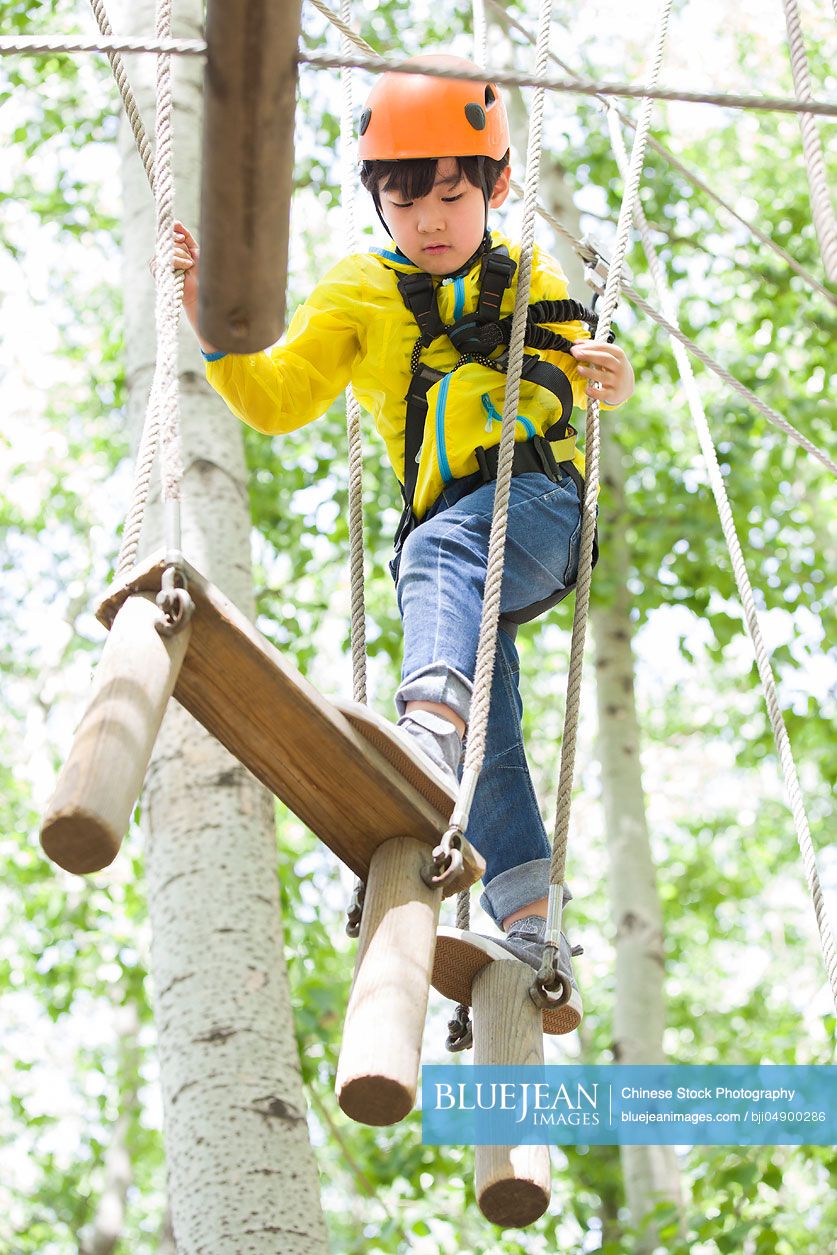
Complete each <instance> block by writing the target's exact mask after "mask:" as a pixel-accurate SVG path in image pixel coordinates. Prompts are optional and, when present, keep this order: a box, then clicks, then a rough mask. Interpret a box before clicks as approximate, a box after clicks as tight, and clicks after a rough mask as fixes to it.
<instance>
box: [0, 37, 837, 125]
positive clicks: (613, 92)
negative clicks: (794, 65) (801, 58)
mask: <svg viewBox="0 0 837 1255" xmlns="http://www.w3.org/2000/svg"><path fill="white" fill-rule="evenodd" d="M0 52H2V45H0ZM297 62H298V63H299V64H301V65H310V66H313V67H314V68H315V69H319V70H339V69H342V67H343V66H344V65H348V66H352V67H354V68H355V69H358V70H368V71H369V72H370V73H371V74H385V73H387V72H389V71H393V72H397V73H399V74H428V73H430V74H432V75H433V76H434V77H436V78H463V79H467V80H469V81H471V82H474V83H480V82H483V81H484V79H485V77H486V76H487V77H488V78H490V79H491V80H492V82H494V83H498V84H499V85H500V86H501V87H544V88H546V90H547V91H551V92H566V93H568V94H569V95H578V96H597V95H603V96H624V97H625V98H626V99H628V100H648V99H650V100H679V101H683V102H685V103H686V104H698V105H719V106H721V107H723V108H726V109H757V110H762V111H764V112H767V113H813V114H818V115H821V116H823V117H834V116H835V115H837V103H835V102H832V101H830V100H816V101H811V102H808V101H806V102H805V103H804V104H800V103H799V101H797V100H794V99H791V98H790V97H788V96H748V95H738V94H736V93H728V92H692V91H682V90H675V89H674V88H670V87H669V88H666V87H654V88H649V87H635V86H634V85H633V84H632V83H602V82H597V81H596V80H594V79H575V80H574V81H573V82H569V81H568V80H567V79H565V78H557V77H556V76H555V75H549V74H544V75H533V74H517V73H515V72H514V71H512V70H495V69H492V68H490V67H488V66H486V67H485V73H484V74H482V75H480V76H479V77H478V76H477V74H476V73H472V72H470V71H467V70H460V69H456V70H453V69H451V70H445V69H442V68H441V67H434V68H433V70H432V71H428V70H427V69H424V68H422V67H421V66H417V65H415V64H414V63H413V62H412V61H410V60H404V59H400V58H397V57H381V56H368V55H367V56H362V57H361V56H357V57H355V56H349V57H344V56H333V55H332V54H331V53H326V52H299V53H298V54H297Z"/></svg>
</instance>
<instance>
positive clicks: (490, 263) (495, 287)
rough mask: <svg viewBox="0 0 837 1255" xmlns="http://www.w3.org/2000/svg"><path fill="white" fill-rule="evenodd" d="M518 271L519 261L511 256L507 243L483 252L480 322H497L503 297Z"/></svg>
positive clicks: (479, 301)
mask: <svg viewBox="0 0 837 1255" xmlns="http://www.w3.org/2000/svg"><path fill="white" fill-rule="evenodd" d="M516 271H517V262H516V261H512V259H511V257H509V250H508V249H507V248H506V246H505V245H501V246H500V247H499V248H493V249H492V250H491V252H490V253H485V254H483V259H482V264H481V265H480V287H479V292H480V294H479V300H478V301H477V321H478V322H482V323H492V322H493V323H496V322H498V321H499V319H500V306H501V305H502V303H503V297H504V295H505V293H506V289H507V288H508V287H509V285H510V283H511V281H512V279H513V278H514V276H515V273H516Z"/></svg>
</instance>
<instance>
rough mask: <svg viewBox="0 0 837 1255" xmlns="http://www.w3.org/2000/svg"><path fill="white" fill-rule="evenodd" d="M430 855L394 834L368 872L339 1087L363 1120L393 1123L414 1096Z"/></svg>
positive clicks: (427, 955) (434, 915) (436, 897)
mask: <svg viewBox="0 0 837 1255" xmlns="http://www.w3.org/2000/svg"><path fill="white" fill-rule="evenodd" d="M426 860H427V853H426V847H423V846H422V845H421V843H420V842H419V841H412V840H410V839H409V838H400V839H399V838H396V839H395V840H393V841H387V842H386V843H385V844H384V845H381V846H379V847H378V850H377V851H376V853H375V856H374V858H373V859H372V866H371V867H370V869H369V881H368V883H367V886H366V900H365V902H364V904H363V918H362V920H361V924H360V938H359V940H358V947H357V957H356V960H355V976H354V981H353V982H352V991H351V993H350V994H349V1006H348V1009H347V1011H346V1021H345V1024H344V1027H343V1040H342V1044H341V1047H340V1060H339V1062H338V1065H337V1080H336V1085H335V1088H336V1091H337V1099H338V1102H339V1103H340V1106H341V1107H342V1109H343V1111H345V1113H346V1115H347V1116H350V1117H351V1118H352V1119H353V1120H358V1121H360V1123H362V1124H372V1125H383V1124H395V1123H396V1122H397V1121H398V1120H403V1119H404V1117H405V1116H406V1115H409V1113H410V1112H411V1111H412V1109H413V1104H414V1102H415V1100H416V1086H417V1085H418V1074H419V1064H420V1062H421V1039H422V1034H423V1032H424V1020H425V1016H426V1014H427V997H428V994H429V992H430V972H431V970H432V967H433V948H434V946H435V944H436V925H437V923H438V920H439V905H440V903H441V901H442V895H441V894H440V893H439V890H438V889H429V888H428V887H427V885H426V884H425V883H424V881H423V880H422V876H421V872H422V867H423V866H424V864H425V862H426ZM532 1010H533V1013H534V1007H533V1008H532Z"/></svg>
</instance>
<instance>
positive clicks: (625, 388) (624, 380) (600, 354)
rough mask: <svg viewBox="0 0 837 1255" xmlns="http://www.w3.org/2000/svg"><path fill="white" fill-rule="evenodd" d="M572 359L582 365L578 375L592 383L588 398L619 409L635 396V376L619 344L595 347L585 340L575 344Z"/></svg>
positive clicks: (596, 345)
mask: <svg viewBox="0 0 837 1255" xmlns="http://www.w3.org/2000/svg"><path fill="white" fill-rule="evenodd" d="M571 352H572V355H573V357H575V358H576V359H578V360H579V361H581V362H582V363H585V364H583V365H581V366H579V368H578V373H579V374H580V375H583V376H584V378H585V379H589V380H590V382H589V383H588V385H587V395H588V397H593V398H594V399H595V400H596V401H604V403H605V405H620V404H621V403H622V401H627V399H628V397H630V396H633V391H634V372H633V367H632V366H631V363H630V362H629V361H628V359H627V357H626V356H625V353H624V350H623V349H620V348H619V346H618V345H616V344H593V343H592V341H589V340H584V341H583V342H582V343H580V344H574V345H573V347H572V350H571Z"/></svg>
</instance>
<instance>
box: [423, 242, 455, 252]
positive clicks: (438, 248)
mask: <svg viewBox="0 0 837 1255" xmlns="http://www.w3.org/2000/svg"><path fill="white" fill-rule="evenodd" d="M449 248H450V244H425V246H424V248H423V249H422V250H421V251H422V252H423V253H444V252H445V251H446V250H447V249H449Z"/></svg>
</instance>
